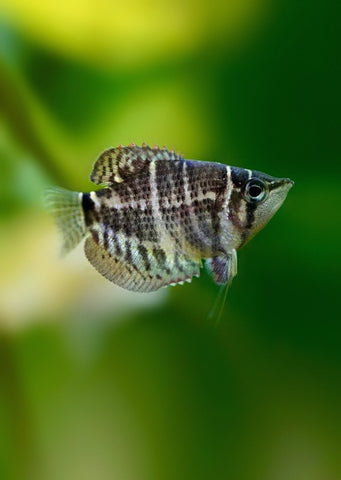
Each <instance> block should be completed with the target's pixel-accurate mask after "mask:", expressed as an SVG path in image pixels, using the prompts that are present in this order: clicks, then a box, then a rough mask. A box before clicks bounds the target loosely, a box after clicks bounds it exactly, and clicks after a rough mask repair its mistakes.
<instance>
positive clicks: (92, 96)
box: [0, 0, 341, 480]
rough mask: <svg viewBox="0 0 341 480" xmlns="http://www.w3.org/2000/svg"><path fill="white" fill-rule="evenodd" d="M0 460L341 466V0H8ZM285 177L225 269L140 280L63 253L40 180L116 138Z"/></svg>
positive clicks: (77, 186)
mask: <svg viewBox="0 0 341 480" xmlns="http://www.w3.org/2000/svg"><path fill="white" fill-rule="evenodd" d="M0 9H1V10H0V167H1V171H0V173H1V175H0V247H1V248H0V252H1V253H0V478H1V479H6V480H7V479H39V480H40V479H43V480H45V479H49V480H60V479H63V480H78V479H79V480H90V479H91V480H92V479H101V480H102V479H103V480H106V479H115V480H116V479H117V480H174V479H179V480H181V479H186V480H191V479H195V480H199V479H205V480H206V479H209V480H211V479H212V480H218V479H219V480H225V479H231V480H235V479H236V480H244V479H245V480H338V479H340V478H341V465H340V444H341V443H340V442H341V438H340V437H341V436H340V429H341V428H340V427H341V425H340V423H341V422H340V418H341V415H340V414H341V412H340V400H341V395H340V390H341V388H340V377H341V350H340V344H341V331H340V302H339V297H340V267H341V265H340V253H339V250H340V233H341V232H340V217H339V202H340V200H339V192H340V187H339V178H340V173H341V168H340V158H341V155H340V153H341V152H340V149H341V147H340V144H341V142H340V111H341V102H340V98H341V97H340V85H341V70H340V58H339V55H338V54H339V47H340V44H341V39H340V26H339V17H340V8H338V2H333V1H331V0H326V1H324V2H323V3H321V2H318V1H317V0H312V1H308V0H302V1H294V0H289V1H287V0H278V1H267V0H230V1H226V2H222V1H219V0H212V1H211V2H209V3H205V2H196V1H194V0H188V1H185V2H183V1H177V0H175V1H172V2H170V1H168V2H166V1H161V2H157V1H156V0H151V1H149V2H141V1H138V0H128V1H126V2H114V1H109V0H96V1H95V0H83V1H80V0H78V1H77V0H76V1H72V0H70V1H69V2H66V1H65V0H61V1H59V2H41V1H38V0H31V1H25V0H2V1H1V3H0ZM143 141H145V142H147V143H150V144H154V143H157V144H160V145H161V146H162V145H167V146H168V147H169V148H175V150H178V151H181V152H182V154H183V155H184V156H185V157H187V158H196V159H202V160H212V161H219V162H225V163H227V164H231V165H238V166H243V167H249V168H253V169H257V170H261V171H265V172H267V173H269V174H272V175H275V176H285V177H290V178H292V179H293V180H295V187H294V188H293V189H292V191H291V192H290V194H289V196H288V199H287V200H286V202H285V204H284V205H283V207H282V208H281V210H280V211H279V212H278V214H277V215H276V216H275V218H274V219H273V220H272V221H271V223H270V224H269V226H268V227H267V228H266V229H265V230H264V231H263V232H261V233H260V234H259V235H258V236H257V237H256V238H255V239H254V240H252V241H251V242H250V244H248V245H247V246H246V247H245V249H243V250H242V251H241V252H240V254H239V275H238V277H237V278H236V279H235V281H234V282H233V285H232V287H231V288H230V291H229V295H228V300H227V305H226V308H225V310H224V314H223V318H222V321H221V323H220V325H219V326H218V328H214V326H213V325H211V324H210V323H209V322H208V321H207V320H206V317H207V313H208V311H209V309H210V307H211V305H212V303H213V302H214V298H215V296H216V295H217V291H218V289H217V287H216V286H215V285H214V284H213V283H212V281H211V280H210V278H208V276H207V274H205V272H204V271H203V273H202V276H201V278H200V279H199V280H195V281H193V282H192V284H190V285H185V286H178V287H174V288H170V289H162V291H160V292H157V293H155V294H150V295H149V294H133V293H130V292H125V291H124V290H121V289H119V288H118V287H115V286H114V285H112V284H110V283H109V282H107V281H106V280H105V279H104V278H102V277H101V276H100V275H98V274H97V273H96V272H95V271H94V270H93V269H92V267H91V266H90V265H89V264H88V263H87V261H86V259H85V256H84V254H83V251H82V247H80V248H77V250H76V251H75V252H72V253H71V254H70V255H69V256H68V257H67V258H66V259H65V260H64V261H60V260H59V258H58V250H59V246H60V244H59V239H58V236H57V233H56V230H55V227H54V225H53V221H52V219H51V218H49V217H48V215H47V214H46V213H45V212H44V211H43V209H42V208H41V196H42V191H43V189H44V187H45V186H47V185H50V184H58V185H61V186H64V187H66V188H71V189H73V190H85V191H86V190H90V189H91V188H92V187H93V186H92V185H91V184H90V182H89V180H88V178H89V174H90V171H91V168H92V164H93V161H94V160H95V158H96V157H97V155H98V154H99V153H100V152H101V151H102V150H103V149H105V148H107V147H109V146H115V145H118V144H120V143H123V144H127V143H130V142H135V143H138V144H141V143H142V142H143Z"/></svg>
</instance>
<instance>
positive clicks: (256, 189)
mask: <svg viewBox="0 0 341 480" xmlns="http://www.w3.org/2000/svg"><path fill="white" fill-rule="evenodd" d="M262 191H263V189H262V187H260V186H259V185H251V187H250V188H249V195H250V197H253V198H256V197H258V196H259V195H260V194H261V193H262Z"/></svg>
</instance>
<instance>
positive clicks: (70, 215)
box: [45, 187, 86, 255]
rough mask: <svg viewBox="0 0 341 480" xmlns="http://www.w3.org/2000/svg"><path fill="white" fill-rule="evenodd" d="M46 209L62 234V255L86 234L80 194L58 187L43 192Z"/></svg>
mask: <svg viewBox="0 0 341 480" xmlns="http://www.w3.org/2000/svg"><path fill="white" fill-rule="evenodd" d="M45 206H46V209H47V210H48V211H49V212H50V213H51V214H52V215H53V216H54V218H55V221H56V223H57V228H58V230H59V231H60V232H61V233H62V237H63V245H62V252H61V253H62V255H65V254H66V253H68V252H69V251H70V250H72V249H73V248H74V247H76V245H78V243H79V242H80V241H81V240H82V238H83V237H84V236H85V233H86V225H85V221H84V214H83V209H82V200H81V194H80V193H79V192H72V191H70V190H65V189H64V188H60V187H50V188H47V189H46V190H45Z"/></svg>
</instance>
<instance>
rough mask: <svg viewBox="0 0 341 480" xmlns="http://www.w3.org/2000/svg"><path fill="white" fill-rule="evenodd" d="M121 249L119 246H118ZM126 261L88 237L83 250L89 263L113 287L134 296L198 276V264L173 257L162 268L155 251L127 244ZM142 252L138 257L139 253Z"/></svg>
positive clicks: (179, 257) (132, 242) (124, 257)
mask: <svg viewBox="0 0 341 480" xmlns="http://www.w3.org/2000/svg"><path fill="white" fill-rule="evenodd" d="M121 245H122V244H121ZM129 248H130V251H131V255H129V257H130V259H129V260H128V259H127V257H126V253H127V250H126V252H125V253H124V252H123V251H121V252H120V254H118V253H114V252H112V251H108V250H107V249H105V248H104V247H103V246H101V245H100V244H99V243H97V242H96V241H95V240H94V239H93V237H92V236H91V237H88V238H87V239H86V242H85V246H84V250H85V254H86V257H87V258H88V260H89V262H90V263H91V264H92V265H93V266H94V267H95V269H96V270H97V271H98V272H99V273H100V274H101V275H103V276H104V277H105V278H107V279H108V280H110V281H111V282H113V283H115V284H116V285H118V286H120V287H122V288H126V289H127V290H133V291H135V292H152V291H154V290H158V289H159V288H160V287H163V286H167V285H173V284H177V283H182V282H184V281H190V280H191V279H192V277H193V276H199V273H200V263H199V262H198V261H195V260H191V259H189V258H185V257H182V256H180V255H177V256H176V258H174V259H173V261H172V262H171V263H170V264H169V265H168V266H166V265H165V264H164V263H163V262H162V266H160V254H158V255H156V252H155V249H151V248H149V249H148V248H146V247H145V246H143V250H142V249H141V244H135V245H134V241H133V240H132V239H131V241H130V246H129ZM141 251H142V254H141V253H140V252H141Z"/></svg>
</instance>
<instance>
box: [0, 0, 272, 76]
mask: <svg viewBox="0 0 341 480" xmlns="http://www.w3.org/2000/svg"><path fill="white" fill-rule="evenodd" d="M209 6H210V8H209V9H208V8H207V7H206V5H205V3H202V2H197V1H195V0H188V1H181V0H176V1H172V2H169V1H166V0H164V1H158V0H150V1H141V0H128V1H125V2H118V1H110V0H72V1H69V2H68V1H65V0H63V1H60V2H52V1H46V2H42V1H40V0H2V7H3V12H4V14H5V16H8V18H10V20H11V22H13V23H14V24H16V25H17V26H19V27H20V28H22V29H23V30H24V31H25V32H26V34H28V35H30V36H31V37H32V38H34V39H35V40H37V41H38V42H39V43H40V44H42V45H44V46H45V47H47V48H51V49H53V50H55V51H56V52H59V53H62V54H64V55H70V56H71V57H77V58H83V59H84V60H86V61H90V62H92V63H94V64H103V65H106V66H109V67H117V66H134V65H136V64H142V63H144V62H150V61H151V60H155V59H157V60H165V58H167V57H172V58H175V57H176V58H179V59H181V57H183V56H186V55H187V54H189V53H193V51H194V50H195V49H197V48H198V47H200V46H201V45H203V44H206V43H207V44H209V45H211V46H212V47H214V46H223V47H224V48H228V47H229V46H230V45H231V44H233V43H235V42H236V39H238V38H240V37H242V36H243V34H245V33H248V31H249V29H250V26H252V24H253V23H255V22H256V23H257V22H258V21H259V20H260V19H261V18H262V16H263V13H264V11H263V7H264V0H229V1H225V2H224V1H221V0H212V1H211V2H210V5H209Z"/></svg>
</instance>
